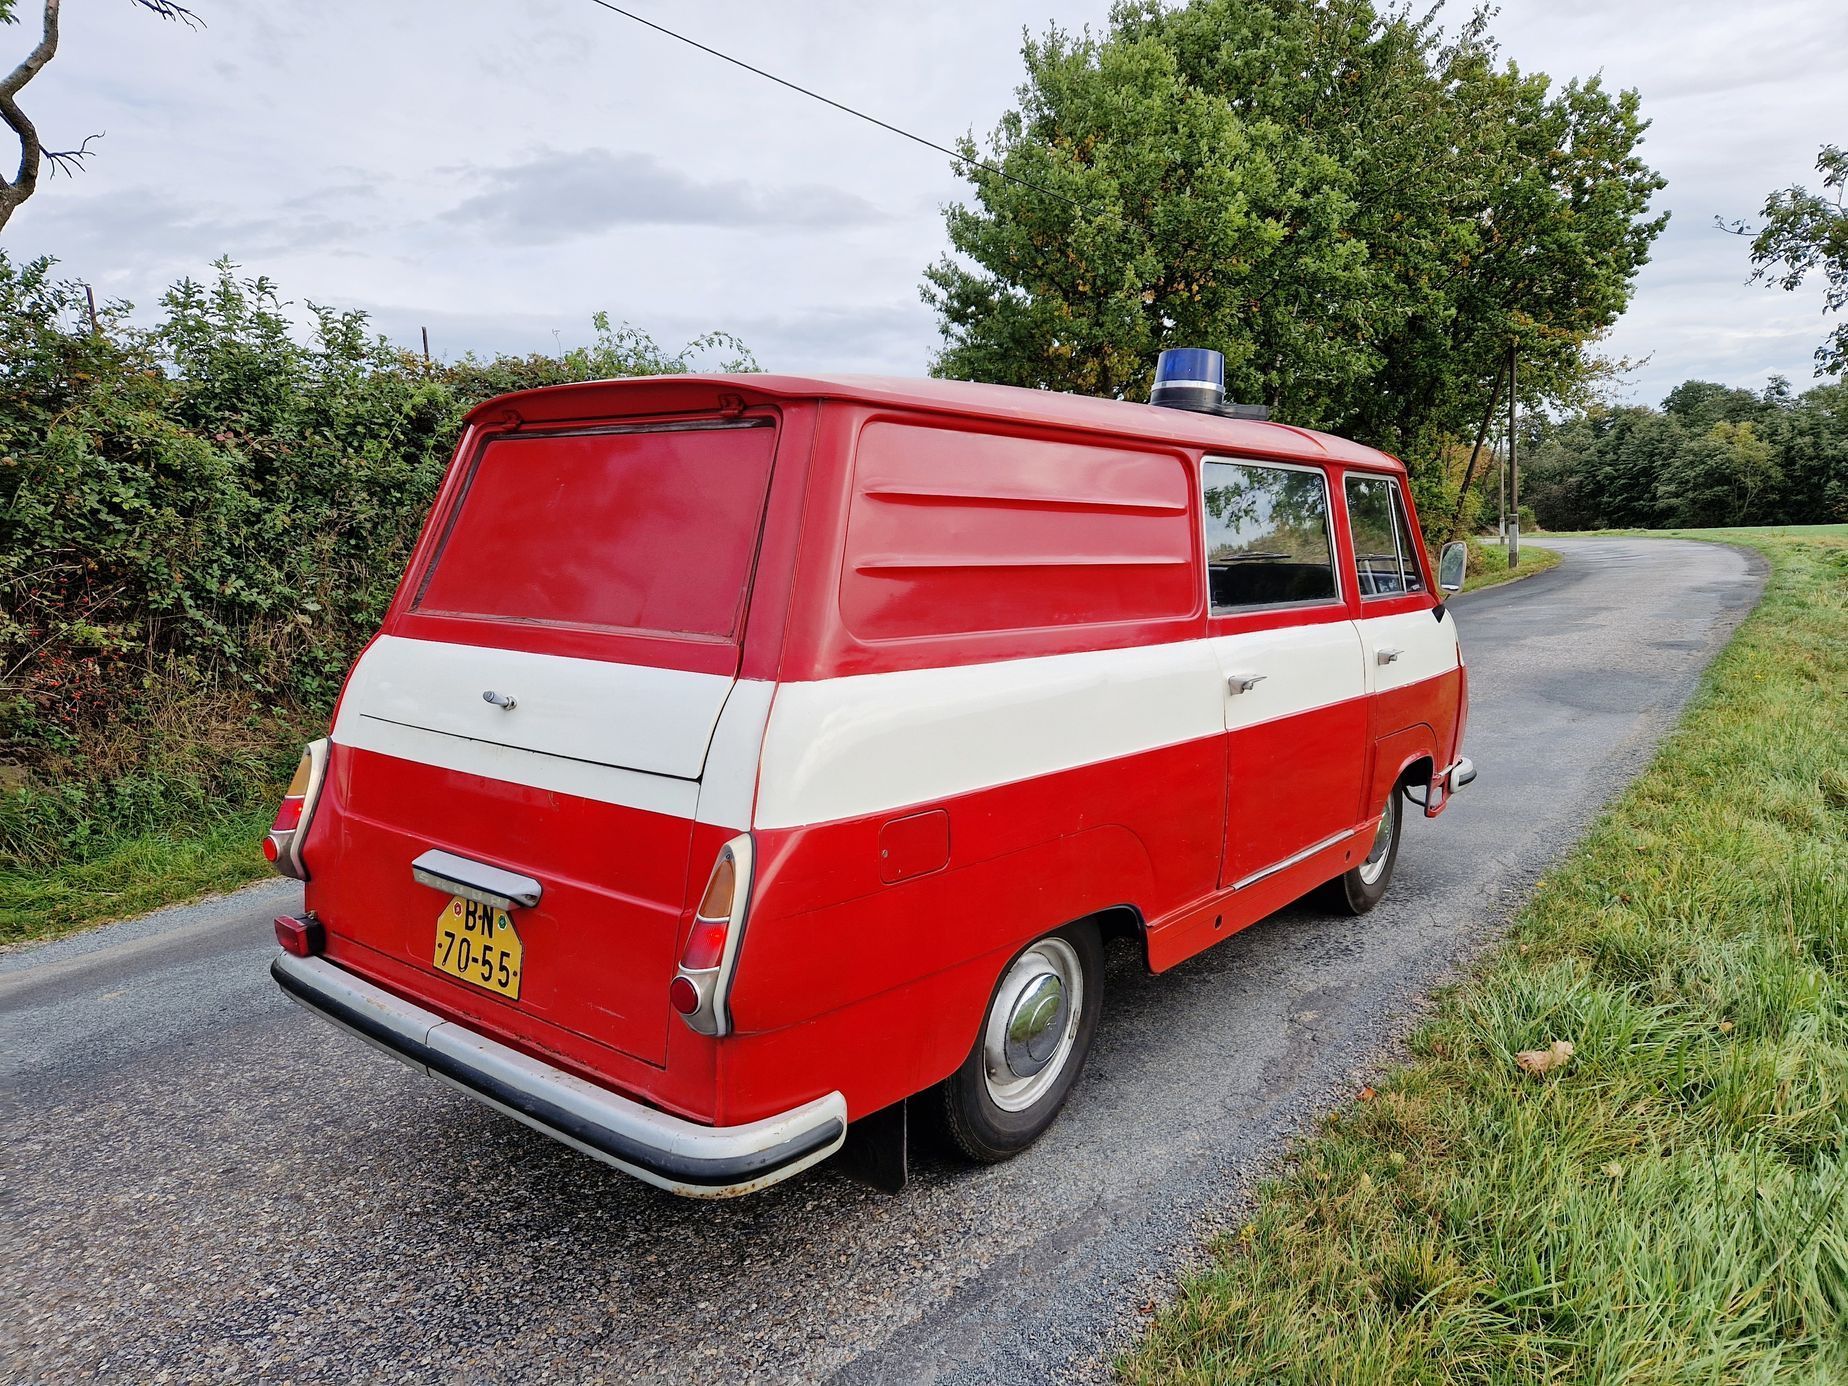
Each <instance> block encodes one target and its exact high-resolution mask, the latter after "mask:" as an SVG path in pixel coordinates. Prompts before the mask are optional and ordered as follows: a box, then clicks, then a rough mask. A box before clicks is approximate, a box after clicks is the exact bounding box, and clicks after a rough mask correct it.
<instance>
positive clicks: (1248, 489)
mask: <svg viewBox="0 0 1848 1386" xmlns="http://www.w3.org/2000/svg"><path fill="white" fill-rule="evenodd" d="M1200 473H1201V481H1202V483H1203V485H1204V487H1205V492H1206V571H1207V581H1208V587H1209V590H1210V592H1211V594H1212V601H1213V614H1214V615H1215V616H1223V615H1225V614H1226V613H1227V612H1231V611H1244V610H1248V609H1250V608H1252V607H1261V606H1286V605H1293V604H1297V603H1303V602H1331V601H1334V600H1335V596H1336V591H1337V588H1336V584H1335V561H1334V554H1333V552H1332V549H1331V545H1330V543H1329V533H1328V483H1327V481H1326V480H1325V479H1324V477H1323V476H1322V473H1321V472H1320V471H1318V470H1316V469H1314V468H1306V467H1279V466H1269V465H1265V464H1262V463H1257V462H1219V461H1214V460H1212V459H1210V458H1209V459H1208V460H1207V461H1205V462H1203V463H1202V464H1201V468H1200Z"/></svg>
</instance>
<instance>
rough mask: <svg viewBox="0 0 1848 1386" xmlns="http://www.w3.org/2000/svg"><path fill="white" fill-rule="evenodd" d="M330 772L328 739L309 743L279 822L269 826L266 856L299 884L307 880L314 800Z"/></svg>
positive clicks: (279, 808) (284, 798)
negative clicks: (306, 846)
mask: <svg viewBox="0 0 1848 1386" xmlns="http://www.w3.org/2000/svg"><path fill="white" fill-rule="evenodd" d="M326 773H327V740H326V738H325V737H323V738H322V739H321V740H319V741H315V742H311V743H309V745H308V747H307V749H305V750H304V751H303V752H302V758H301V761H300V763H298V764H297V765H296V767H295V775H294V778H292V779H291V780H290V781H289V787H288V789H286V790H285V791H284V792H283V796H282V802H281V803H280V804H279V805H277V807H276V821H275V822H273V823H271V824H270V830H269V836H267V837H265V838H264V839H263V856H264V859H265V860H267V861H268V862H269V863H270V865H272V866H274V867H275V868H276V870H277V871H278V872H280V873H281V874H282V875H284V876H291V877H293V878H294V879H296V880H298V881H305V880H307V879H308V868H307V867H306V866H304V865H303V864H302V839H303V838H304V837H306V836H307V832H306V831H305V830H306V828H307V826H308V820H309V818H310V817H311V816H312V815H313V813H314V805H315V800H316V799H317V798H319V797H320V794H321V781H322V779H323V778H324V777H325V776H326Z"/></svg>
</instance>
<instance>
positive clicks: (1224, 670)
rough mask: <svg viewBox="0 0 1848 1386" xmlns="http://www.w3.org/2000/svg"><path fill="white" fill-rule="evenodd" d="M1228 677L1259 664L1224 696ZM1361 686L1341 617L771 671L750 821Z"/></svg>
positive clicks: (1254, 713)
mask: <svg viewBox="0 0 1848 1386" xmlns="http://www.w3.org/2000/svg"><path fill="white" fill-rule="evenodd" d="M1425 620H1426V621H1430V620H1431V618H1430V616H1429V615H1426V617H1425ZM1433 624H1435V623H1433ZM1233 676H1240V677H1253V676H1261V677H1260V681H1259V682H1258V683H1256V684H1255V685H1253V687H1252V688H1251V689H1250V691H1248V692H1244V693H1239V694H1232V693H1230V692H1229V691H1228V687H1227V679H1228V678H1229V677H1233ZM1365 692H1366V675H1365V671H1364V669H1363V666H1362V662H1361V653H1360V642H1359V639H1358V637H1357V636H1356V634H1355V631H1354V626H1353V623H1352V622H1350V621H1327V622H1320V623H1317V624H1314V625H1306V626H1286V627H1283V628H1281V629H1278V630H1267V631H1252V632H1248V633H1246V634H1241V635H1228V636H1219V637H1216V638H1213V639H1206V640H1185V641H1180V642H1176V643H1173V644H1166V645H1137V646H1131V647H1129V648H1127V649H1120V650H1092V651H1084V652H1081V653H1077V654H1063V655H1043V656H1039V657H1036V658H1033V659H1011V660H1002V661H998V662H995V663H991V664H962V665H952V666H948V667H944V668H937V669H907V670H903V671H900V672H897V673H890V674H857V675H853V676H851V677H848V678H839V679H824V680H820V681H817V682H815V683H795V684H784V685H782V686H781V687H779V688H778V689H777V694H776V701H775V703H774V704H772V706H771V709H770V725H769V727H768V728H767V729H766V731H765V734H764V755H763V771H762V774H761V776H760V779H759V789H758V798H757V820H756V821H757V826H759V827H764V828H787V827H796V826H800V825H802V824H807V823H826V822H831V821H833V820H836V819H841V818H857V817H860V816H861V815H863V814H869V813H877V812H880V811H882V810H885V809H893V808H900V807H904V806H906V805H910V804H919V803H928V802H930V801H932V800H936V799H946V798H949V797H951V796H952V795H957V794H966V793H969V792H971V791H973V790H978V789H986V788H989V787H992V786H994V785H1001V784H1013V783H1016V782H1018V781H1021V780H1029V779H1034V778H1037V777H1038V776H1041V775H1050V774H1054V773H1056V772H1058V771H1061V770H1071V769H1076V768H1077V767H1079V766H1082V765H1094V764H1097V763H1098V762H1099V761H1105V760H1115V759H1117V758H1119V757H1122V756H1128V755H1135V754H1136V753H1138V752H1141V751H1153V750H1157V749H1159V748H1161V747H1163V746H1176V745H1180V744H1181V743H1183V742H1187V741H1195V740H1199V739H1201V738H1203V737H1209V736H1215V735H1219V734H1220V733H1223V732H1224V731H1226V730H1228V729H1235V728H1240V727H1250V726H1257V725H1259V724H1261V723H1265V722H1272V721H1276V720H1277V719H1279V718H1282V717H1291V716H1295V715H1296V714H1298V713H1302V712H1308V711H1311V710H1312V709H1314V708H1318V707H1328V706H1330V705H1332V704H1334V703H1340V702H1346V701H1348V700H1349V699H1352V698H1358V697H1361V696H1362V695H1363V694H1364V693H1365ZM1355 753H1356V754H1359V753H1360V748H1358V747H1356V749H1355Z"/></svg>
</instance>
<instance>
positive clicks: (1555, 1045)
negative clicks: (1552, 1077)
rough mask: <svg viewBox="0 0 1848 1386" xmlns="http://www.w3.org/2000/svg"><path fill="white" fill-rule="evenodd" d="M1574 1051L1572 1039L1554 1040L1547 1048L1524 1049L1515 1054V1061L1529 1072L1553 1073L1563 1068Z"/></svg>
mask: <svg viewBox="0 0 1848 1386" xmlns="http://www.w3.org/2000/svg"><path fill="white" fill-rule="evenodd" d="M1572 1053H1573V1048H1572V1041H1571V1040H1554V1041H1553V1042H1552V1043H1551V1044H1549V1045H1548V1046H1547V1047H1546V1048H1545V1049H1523V1050H1522V1051H1521V1052H1520V1053H1519V1054H1516V1055H1515V1056H1514V1061H1515V1062H1516V1063H1517V1064H1519V1065H1520V1066H1521V1068H1522V1069H1523V1070H1524V1071H1526V1072H1528V1073H1551V1072H1552V1071H1553V1070H1554V1069H1556V1068H1563V1067H1564V1066H1565V1064H1566V1061H1567V1060H1568V1059H1570V1058H1571V1057H1572Z"/></svg>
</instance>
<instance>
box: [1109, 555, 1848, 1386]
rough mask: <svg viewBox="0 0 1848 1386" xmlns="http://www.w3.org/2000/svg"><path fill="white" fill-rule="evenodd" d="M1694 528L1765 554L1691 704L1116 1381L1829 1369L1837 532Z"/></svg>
mask: <svg viewBox="0 0 1848 1386" xmlns="http://www.w3.org/2000/svg"><path fill="white" fill-rule="evenodd" d="M1836 528H1837V529H1840V528H1841V527H1836ZM1701 537H1712V538H1720V539H1726V540H1728V541H1730V542H1734V543H1741V544H1748V545H1751V546H1753V547H1756V548H1758V549H1760V550H1762V551H1763V552H1764V553H1765V554H1766V555H1767V556H1768V557H1769V558H1770V560H1771V563H1772V575H1771V578H1770V581H1769V583H1768V585H1767V588H1766V592H1765V596H1764V600H1763V602H1762V603H1761V605H1760V607H1759V609H1758V611H1757V612H1756V613H1755V614H1754V615H1753V616H1752V617H1751V618H1750V619H1749V620H1748V621H1747V622H1746V623H1745V625H1744V626H1742V627H1741V629H1740V631H1739V634H1738V635H1737V636H1736V637H1735V639H1734V640H1733V642H1732V644H1731V645H1730V646H1729V647H1728V648H1727V649H1726V650H1725V651H1724V652H1723V653H1722V654H1721V655H1720V656H1719V658H1718V659H1717V660H1716V661H1715V662H1714V664H1713V666H1712V668H1711V669H1710V670H1709V671H1708V674H1707V677H1706V679H1705V681H1704V683H1703V685H1702V688H1701V691H1700V692H1699V693H1698V694H1697V695H1696V697H1695V700H1694V702H1693V704H1692V705H1691V706H1690V708H1689V711H1688V714H1687V716H1686V717H1685V718H1684V719H1683V722H1682V724H1681V726H1680V727H1679V728H1678V729H1677V730H1676V731H1675V732H1674V733H1673V734H1672V735H1671V736H1670V737H1669V739H1668V740H1667V741H1666V742H1665V743H1664V745H1663V747H1662V749H1661V751H1660V753H1659V754H1658V755H1657V757H1656V759H1655V761H1654V763H1653V764H1652V765H1651V767H1650V768H1649V769H1648V770H1647V771H1646V772H1645V773H1644V774H1643V775H1642V777H1641V778H1639V779H1638V780H1637V782H1636V783H1635V784H1633V785H1632V786H1631V787H1630V789H1629V790H1628V791H1627V792H1626V793H1625V794H1624V795H1623V796H1621V798H1620V799H1619V800H1618V802H1617V803H1615V804H1614V805H1613V806H1612V807H1611V808H1610V809H1609V810H1607V811H1606V812H1605V813H1604V814H1603V815H1602V816H1601V818H1600V819H1599V821H1598V823H1597V824H1596V825H1595V826H1594V828H1593V829H1592V831H1591V833H1590V834H1589V836H1588V837H1587V839H1586V840H1585V842H1584V843H1583V844H1581V845H1580V847H1579V848H1577V849H1576V850H1575V851H1574V853H1573V854H1572V855H1571V857H1570V858H1569V859H1568V860H1567V861H1566V862H1565V863H1564V864H1562V865H1561V866H1560V867H1559V868H1557V869H1556V870H1555V871H1553V872H1552V873H1551V874H1549V875H1548V876H1547V878H1546V879H1545V880H1544V881H1542V882H1541V884H1540V887H1539V888H1538V889H1537V891H1536V893H1535V896H1534V899H1533V901H1532V902H1531V903H1530V904H1529V905H1528V907H1527V908H1526V909H1525V910H1524V911H1523V912H1522V913H1521V914H1520V916H1519V917H1518V918H1517V919H1516V920H1515V921H1514V923H1513V925H1512V926H1511V932H1510V935H1509V937H1508V939H1507V941H1506V942H1505V943H1504V944H1503V945H1502V946H1500V947H1499V948H1498V949H1497V950H1496V951H1495V953H1494V954H1493V955H1491V956H1490V957H1488V958H1486V959H1484V960H1483V961H1482V962H1481V963H1480V964H1479V965H1478V966H1477V967H1476V968H1474V969H1473V970H1472V972H1471V973H1470V975H1469V976H1468V977H1467V978H1466V979H1465V980H1464V981H1462V982H1461V983H1459V984H1458V985H1456V986H1454V987H1452V988H1450V989H1448V990H1447V991H1445V992H1444V993H1443V994H1441V995H1440V996H1439V998H1438V999H1437V1004H1436V1008H1435V1011H1434V1014H1433V1016H1432V1018H1431V1019H1430V1020H1429V1021H1428V1022H1426V1023H1425V1024H1423V1025H1422V1026H1421V1027H1420V1028H1419V1029H1418V1030H1417V1032H1416V1033H1415V1034H1414V1036H1413V1037H1412V1039H1411V1041H1410V1049H1411V1058H1410V1060H1409V1061H1408V1062H1407V1063H1406V1064H1404V1065H1402V1066H1401V1067H1399V1068H1398V1069H1396V1070H1395V1071H1394V1072H1393V1073H1391V1074H1390V1075H1389V1076H1388V1077H1387V1078H1385V1079H1383V1080H1381V1081H1380V1082H1379V1084H1378V1085H1377V1091H1375V1090H1372V1089H1369V1090H1367V1091H1366V1092H1363V1094H1362V1095H1361V1096H1362V1097H1363V1098H1365V1099H1366V1100H1364V1101H1357V1102H1355V1103H1353V1104H1352V1105H1350V1106H1349V1107H1348V1108H1346V1109H1344V1110H1342V1111H1340V1112H1337V1113H1335V1114H1333V1115H1331V1116H1330V1117H1329V1118H1328V1120H1327V1121H1326V1122H1325V1123H1324V1124H1323V1126H1322V1127H1321V1128H1320V1129H1319V1130H1318V1131H1317V1132H1316V1133H1315V1134H1313V1135H1312V1136H1311V1137H1309V1138H1308V1139H1307V1140H1306V1141H1305V1142H1304V1143H1303V1144H1302V1145H1301V1146H1300V1147H1299V1149H1298V1150H1297V1152H1296V1154H1295V1158H1294V1159H1293V1161H1292V1163H1291V1166H1290V1168H1289V1170H1288V1171H1287V1172H1286V1173H1285V1174H1284V1175H1282V1176H1281V1177H1279V1178H1278V1179H1276V1180H1274V1181H1272V1182H1271V1183H1269V1184H1267V1185H1266V1186H1265V1187H1264V1188H1263V1189H1262V1190H1261V1191H1260V1193H1259V1197H1258V1203H1257V1207H1256V1210H1255V1212H1254V1214H1253V1216H1252V1218H1251V1221H1250V1222H1249V1223H1248V1224H1247V1225H1246V1226H1245V1227H1244V1228H1243V1229H1242V1230H1241V1231H1239V1232H1238V1233H1236V1234H1234V1235H1230V1236H1227V1237H1224V1238H1222V1239H1220V1240H1219V1241H1218V1242H1216V1243H1215V1244H1214V1246H1213V1247H1212V1260H1211V1265H1210V1268H1209V1269H1207V1270H1205V1271H1203V1272H1201V1273H1199V1274H1196V1275H1194V1276H1192V1277H1190V1278H1189V1279H1187V1280H1186V1281H1185V1283H1184V1284H1183V1286H1182V1289H1181V1293H1180V1296H1179V1298H1178V1300H1177V1301H1176V1302H1175V1303H1174V1304H1173V1305H1172V1306H1170V1307H1168V1308H1166V1309H1164V1310H1163V1311H1162V1312H1161V1313H1160V1314H1159V1315H1158V1316H1157V1318H1156V1319H1155V1320H1154V1321H1153V1323H1152V1324H1151V1327H1150V1330H1149V1332H1148V1334H1147V1336H1146V1338H1145V1340H1144V1342H1143V1343H1142V1345H1141V1346H1140V1347H1139V1348H1138V1349H1137V1350H1136V1351H1135V1352H1134V1353H1133V1354H1131V1355H1129V1356H1127V1357H1126V1358H1125V1359H1124V1360H1123V1361H1122V1362H1121V1363H1120V1364H1119V1370H1120V1372H1121V1374H1122V1376H1123V1377H1124V1378H1125V1379H1126V1380H1128V1381H1132V1382H1157V1381H1160V1382H1169V1381H1190V1382H1215V1383H1220V1382H1224V1383H1236V1382H1256V1381H1265V1382H1305V1383H1306V1382H1318V1383H1323V1382H1330V1383H1340V1382H1350V1383H1360V1382H1378V1381H1417V1382H1497V1383H1503V1382H1506V1383H1514V1382H1534V1383H1539V1382H1557V1381H1600V1382H1605V1381H1625V1382H1643V1381H1648V1382H1670V1381H1673V1382H1695V1381H1698V1382H1733V1381H1737V1382H1770V1381H1792V1382H1822V1381H1843V1380H1848V537H1844V535H1843V534H1841V533H1835V534H1831V533H1828V532H1823V533H1813V534H1807V535H1769V534H1766V533H1764V532H1762V531H1751V530H1739V531H1708V532H1704V533H1703V534H1702V536H1701ZM1555 1041H1567V1042H1569V1043H1570V1044H1571V1045H1573V1046H1575V1052H1574V1053H1573V1054H1572V1056H1571V1057H1570V1058H1569V1059H1568V1060H1567V1061H1566V1062H1565V1063H1564V1064H1563V1065H1561V1066H1559V1067H1556V1068H1554V1069H1552V1070H1550V1071H1548V1072H1545V1073H1538V1074H1536V1073H1530V1072H1527V1071H1525V1070H1524V1069H1523V1067H1522V1066H1521V1063H1520V1061H1519V1060H1518V1058H1517V1056H1518V1055H1520V1054H1522V1053H1523V1052H1524V1051H1549V1052H1550V1046H1552V1045H1553V1044H1554V1042H1555Z"/></svg>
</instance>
